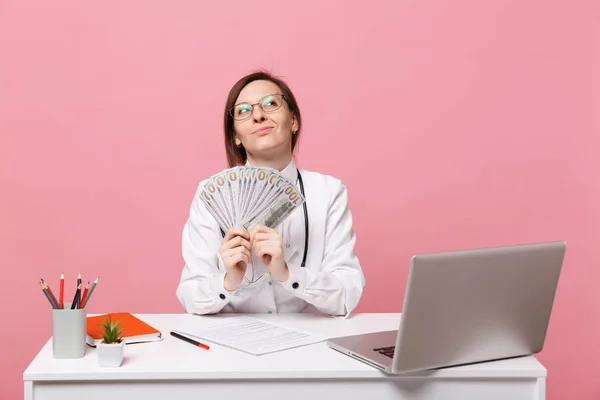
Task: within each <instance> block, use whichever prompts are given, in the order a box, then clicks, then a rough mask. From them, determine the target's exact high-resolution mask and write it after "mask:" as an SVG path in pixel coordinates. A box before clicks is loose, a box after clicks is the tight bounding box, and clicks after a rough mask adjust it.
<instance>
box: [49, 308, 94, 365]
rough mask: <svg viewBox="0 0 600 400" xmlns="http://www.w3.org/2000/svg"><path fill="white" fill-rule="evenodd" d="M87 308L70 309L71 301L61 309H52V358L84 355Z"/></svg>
mask: <svg viewBox="0 0 600 400" xmlns="http://www.w3.org/2000/svg"><path fill="white" fill-rule="evenodd" d="M86 317H87V309H86V308H85V307H83V308H82V309H75V310H71V303H64V308H63V309H53V310H52V353H53V355H54V358H81V357H83V356H84V355H85V349H86V345H85V329H86V328H85V323H86Z"/></svg>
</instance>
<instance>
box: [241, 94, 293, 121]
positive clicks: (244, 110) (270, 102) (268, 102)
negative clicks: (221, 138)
mask: <svg viewBox="0 0 600 400" xmlns="http://www.w3.org/2000/svg"><path fill="white" fill-rule="evenodd" d="M284 100H285V97H284V96H283V95H282V94H269V95H267V96H265V97H263V98H262V99H260V101H259V102H258V103H254V104H250V103H240V104H236V105H235V106H233V107H232V108H231V109H230V110H229V115H231V118H233V119H235V120H236V121H244V120H246V119H248V118H250V116H251V115H252V112H253V111H254V106H256V105H258V106H260V108H261V109H262V110H263V111H264V112H266V113H272V112H274V111H277V110H279V108H281V105H282V104H283V101H284Z"/></svg>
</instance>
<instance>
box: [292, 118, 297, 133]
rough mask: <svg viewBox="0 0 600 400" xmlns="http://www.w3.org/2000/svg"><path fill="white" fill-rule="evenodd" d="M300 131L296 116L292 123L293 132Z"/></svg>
mask: <svg viewBox="0 0 600 400" xmlns="http://www.w3.org/2000/svg"><path fill="white" fill-rule="evenodd" d="M297 131H298V119H296V116H294V119H293V121H292V132H297Z"/></svg>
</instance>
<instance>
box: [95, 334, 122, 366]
mask: <svg viewBox="0 0 600 400" xmlns="http://www.w3.org/2000/svg"><path fill="white" fill-rule="evenodd" d="M96 350H97V352H98V363H99V364H100V366H101V367H120V366H121V363H123V355H124V354H125V341H124V340H122V341H121V343H110V344H106V343H99V344H98V346H97V349H96Z"/></svg>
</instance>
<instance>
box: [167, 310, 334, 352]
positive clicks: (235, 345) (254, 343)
mask: <svg viewBox="0 0 600 400" xmlns="http://www.w3.org/2000/svg"><path fill="white" fill-rule="evenodd" d="M172 330H173V332H177V333H180V334H182V335H185V336H188V337H191V338H196V339H198V340H200V341H202V340H206V341H208V342H212V343H216V344H219V345H221V346H226V347H230V348H232V349H235V350H239V351H242V352H244V353H249V354H252V355H257V356H258V355H262V354H268V353H275V352H277V351H282V350H287V349H291V348H295V347H300V346H306V345H309V344H314V343H319V342H323V341H325V340H327V338H325V337H324V336H321V335H317V334H313V333H310V332H305V331H301V330H298V329H291V328H286V327H284V326H281V325H278V324H275V323H272V322H266V321H263V320H260V319H258V318H253V317H250V316H246V315H241V316H233V317H224V318H215V319H211V318H202V319H200V320H198V322H197V323H195V324H194V325H193V326H191V325H189V326H187V327H186V329H184V330H178V329H172Z"/></svg>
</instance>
